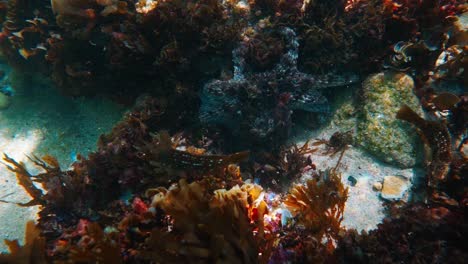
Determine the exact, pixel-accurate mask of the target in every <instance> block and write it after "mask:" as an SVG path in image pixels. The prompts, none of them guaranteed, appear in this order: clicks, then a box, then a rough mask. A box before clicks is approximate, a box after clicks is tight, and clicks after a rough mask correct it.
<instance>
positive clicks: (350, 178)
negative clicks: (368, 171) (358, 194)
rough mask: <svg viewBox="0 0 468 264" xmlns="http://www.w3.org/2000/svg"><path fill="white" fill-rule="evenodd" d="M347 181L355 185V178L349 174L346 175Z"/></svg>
mask: <svg viewBox="0 0 468 264" xmlns="http://www.w3.org/2000/svg"><path fill="white" fill-rule="evenodd" d="M348 182H349V185H351V186H356V183H357V179H356V178H354V177H353V176H349V177H348Z"/></svg>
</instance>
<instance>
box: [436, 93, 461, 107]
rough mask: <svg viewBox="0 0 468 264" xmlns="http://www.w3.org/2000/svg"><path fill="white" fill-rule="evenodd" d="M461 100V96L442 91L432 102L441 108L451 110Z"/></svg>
mask: <svg viewBox="0 0 468 264" xmlns="http://www.w3.org/2000/svg"><path fill="white" fill-rule="evenodd" d="M460 101H461V99H460V97H458V96H456V95H454V94H452V93H441V94H439V95H437V97H436V98H434V99H433V100H432V103H433V104H434V105H435V107H437V109H439V110H451V109H453V108H454V107H455V105H456V104H458V103H459V102H460Z"/></svg>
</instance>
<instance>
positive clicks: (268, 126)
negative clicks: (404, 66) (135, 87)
mask: <svg viewBox="0 0 468 264" xmlns="http://www.w3.org/2000/svg"><path fill="white" fill-rule="evenodd" d="M280 32H281V35H282V38H283V39H284V40H285V46H286V50H285V52H284V53H283V54H282V56H281V57H280V59H279V63H277V64H276V65H275V66H274V67H273V68H272V69H271V70H267V71H263V72H259V73H256V72H250V71H249V68H248V67H247V66H246V65H247V62H246V58H245V57H244V55H245V54H243V52H244V51H245V49H243V48H242V45H241V47H240V48H238V49H236V50H234V53H233V54H234V63H235V65H234V77H233V78H232V79H230V80H227V81H222V80H214V81H211V82H209V83H207V84H206V85H205V86H204V87H203V89H202V92H201V101H202V104H201V108H200V121H201V122H202V123H204V124H207V125H220V126H222V127H225V128H227V129H229V130H230V131H231V133H232V134H233V135H234V137H236V138H242V139H243V140H242V141H243V142H244V141H246V144H253V143H257V144H258V145H263V146H265V145H268V144H270V146H269V147H267V148H270V149H271V148H276V147H277V145H278V144H280V143H281V142H282V141H284V140H285V139H286V138H287V135H288V134H289V130H290V128H291V125H292V124H291V114H292V112H293V111H295V110H302V111H306V112H310V113H326V112H328V107H329V103H328V99H327V98H326V97H325V96H324V95H323V94H322V92H321V90H322V89H325V88H330V87H336V86H344V85H349V84H351V83H353V82H356V81H357V76H355V75H352V74H351V75H335V74H333V73H329V74H327V75H320V76H318V75H309V74H305V73H302V72H300V71H299V70H298V68H297V56H298V53H297V52H298V45H299V43H298V42H297V37H296V34H295V32H294V31H293V30H292V29H290V28H282V29H281V30H280Z"/></svg>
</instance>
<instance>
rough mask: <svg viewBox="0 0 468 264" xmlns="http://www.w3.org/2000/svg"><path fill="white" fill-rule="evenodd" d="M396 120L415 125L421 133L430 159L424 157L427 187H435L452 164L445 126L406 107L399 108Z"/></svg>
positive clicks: (445, 176)
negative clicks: (429, 151) (426, 167)
mask: <svg viewBox="0 0 468 264" xmlns="http://www.w3.org/2000/svg"><path fill="white" fill-rule="evenodd" d="M396 118H398V119H401V120H405V121H407V122H409V123H411V124H413V125H415V126H416V127H417V128H418V129H419V130H420V131H421V133H420V134H421V135H422V139H423V142H424V143H426V144H427V145H428V147H429V148H430V149H431V157H430V158H428V157H426V159H427V163H428V186H429V187H431V188H432V187H436V186H437V185H438V184H439V183H440V182H441V181H444V180H446V178H447V174H448V172H449V168H450V163H451V162H452V139H451V136H450V133H449V131H448V129H447V126H446V125H445V124H443V123H442V122H437V121H428V120H425V119H423V118H422V117H420V116H419V115H418V114H417V113H416V112H414V111H413V110H412V109H411V108H410V107H409V106H407V105H403V106H402V107H401V108H400V110H399V111H398V113H397V115H396Z"/></svg>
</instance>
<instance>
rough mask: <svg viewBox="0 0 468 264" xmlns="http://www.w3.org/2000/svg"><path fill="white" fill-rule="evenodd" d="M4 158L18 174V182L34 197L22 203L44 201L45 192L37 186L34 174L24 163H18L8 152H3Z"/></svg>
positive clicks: (9, 167)
mask: <svg viewBox="0 0 468 264" xmlns="http://www.w3.org/2000/svg"><path fill="white" fill-rule="evenodd" d="M3 160H4V161H5V162H6V163H4V164H5V166H6V167H7V168H8V170H10V171H12V172H14V173H15V174H16V179H17V181H18V184H19V185H21V186H22V187H23V188H24V190H25V191H26V192H27V193H28V194H29V195H30V196H31V197H32V198H33V200H31V201H30V202H28V203H25V204H20V205H37V204H42V203H43V198H44V194H43V193H42V191H41V190H40V189H39V188H37V187H36V186H35V185H34V183H33V176H32V175H31V174H30V173H29V172H28V171H27V170H26V168H25V167H24V164H21V163H18V162H17V161H15V160H14V159H12V158H10V157H9V156H8V155H7V154H5V153H4V154H3Z"/></svg>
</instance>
